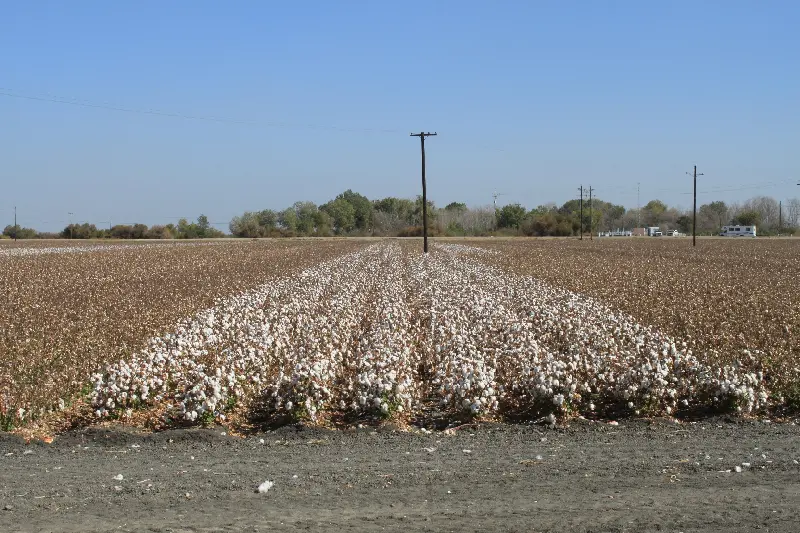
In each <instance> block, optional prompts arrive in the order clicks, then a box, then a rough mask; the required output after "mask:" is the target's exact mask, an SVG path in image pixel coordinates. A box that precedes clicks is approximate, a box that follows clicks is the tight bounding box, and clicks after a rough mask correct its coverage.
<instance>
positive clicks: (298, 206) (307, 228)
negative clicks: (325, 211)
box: [294, 202, 317, 235]
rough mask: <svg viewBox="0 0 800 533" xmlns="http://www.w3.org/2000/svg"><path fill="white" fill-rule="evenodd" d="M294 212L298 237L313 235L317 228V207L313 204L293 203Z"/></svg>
mask: <svg viewBox="0 0 800 533" xmlns="http://www.w3.org/2000/svg"><path fill="white" fill-rule="evenodd" d="M294 212H295V213H296V215H297V232H298V233H299V234H300V235H311V234H313V233H314V230H315V229H316V226H317V224H316V220H317V205H316V204H315V203H314V202H295V204H294Z"/></svg>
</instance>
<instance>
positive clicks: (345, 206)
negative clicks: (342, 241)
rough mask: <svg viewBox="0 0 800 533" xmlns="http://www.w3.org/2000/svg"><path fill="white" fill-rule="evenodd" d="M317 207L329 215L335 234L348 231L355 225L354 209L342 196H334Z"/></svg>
mask: <svg viewBox="0 0 800 533" xmlns="http://www.w3.org/2000/svg"><path fill="white" fill-rule="evenodd" d="M319 209H320V211H322V212H324V213H326V214H328V215H329V216H330V219H331V224H330V225H331V226H333V229H334V230H335V232H336V233H337V234H342V233H347V232H350V231H352V230H353V228H355V226H356V209H355V207H353V204H351V203H350V202H348V201H347V200H345V199H344V198H336V199H335V200H332V201H330V202H328V203H327V204H324V205H321V206H320V207H319Z"/></svg>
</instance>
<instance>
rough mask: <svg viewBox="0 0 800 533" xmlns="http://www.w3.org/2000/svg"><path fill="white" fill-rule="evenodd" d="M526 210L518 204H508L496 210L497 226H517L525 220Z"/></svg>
mask: <svg viewBox="0 0 800 533" xmlns="http://www.w3.org/2000/svg"><path fill="white" fill-rule="evenodd" d="M525 215H526V211H525V208H524V207H522V206H521V205H520V204H508V205H504V206H503V207H502V208H500V209H498V210H497V227H498V228H519V227H520V226H521V225H522V221H523V220H525Z"/></svg>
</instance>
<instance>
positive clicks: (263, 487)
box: [256, 480, 275, 494]
mask: <svg viewBox="0 0 800 533" xmlns="http://www.w3.org/2000/svg"><path fill="white" fill-rule="evenodd" d="M274 485H275V483H273V482H272V481H269V480H267V481H265V482H264V483H262V484H261V485H259V486H258V489H257V490H256V492H258V493H259V494H266V493H267V492H269V489H271V488H272V487H273V486H274Z"/></svg>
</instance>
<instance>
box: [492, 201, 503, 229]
mask: <svg viewBox="0 0 800 533" xmlns="http://www.w3.org/2000/svg"><path fill="white" fill-rule="evenodd" d="M503 195H504V193H501V192H500V193H499V192H497V191H494V193H492V199H493V200H494V229H495V231H497V197H498V196H503Z"/></svg>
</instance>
